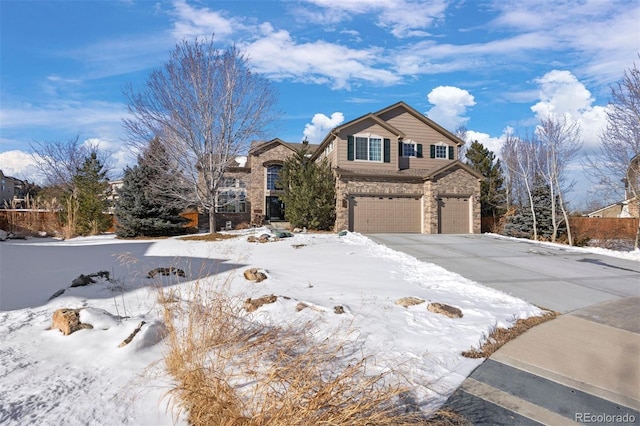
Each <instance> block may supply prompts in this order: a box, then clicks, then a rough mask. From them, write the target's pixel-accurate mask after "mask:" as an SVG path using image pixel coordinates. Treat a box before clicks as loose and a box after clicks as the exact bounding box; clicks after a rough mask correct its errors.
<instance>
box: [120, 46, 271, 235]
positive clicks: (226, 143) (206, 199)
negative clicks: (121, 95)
mask: <svg viewBox="0 0 640 426" xmlns="http://www.w3.org/2000/svg"><path fill="white" fill-rule="evenodd" d="M126 96H127V98H128V100H129V112H130V113H131V114H132V116H133V118H131V119H125V120H124V127H125V129H126V130H127V132H128V134H129V135H130V136H131V143H132V144H133V145H134V147H136V148H138V149H139V150H141V148H142V149H144V147H145V146H146V145H147V144H148V143H149V141H150V140H151V139H153V138H158V140H159V141H160V143H161V144H162V145H163V147H164V149H165V151H166V152H167V153H168V155H169V156H170V157H171V158H170V163H171V167H173V168H174V171H175V180H174V181H173V182H161V183H158V184H157V185H156V186H157V188H156V189H157V190H159V191H162V193H163V194H165V195H168V196H172V197H173V198H175V199H177V200H181V201H182V202H184V203H185V204H187V205H197V206H199V207H200V208H202V209H203V210H205V211H208V212H209V217H210V220H209V224H210V228H211V231H212V232H213V231H214V230H215V207H216V195H217V191H218V188H219V187H220V183H221V180H222V176H223V174H224V172H225V169H226V168H227V166H228V165H229V163H230V162H231V161H233V160H234V159H235V157H236V156H238V155H242V154H246V152H247V151H248V149H249V146H250V143H251V141H252V140H253V139H256V138H260V137H262V136H263V132H264V130H265V128H266V127H267V125H269V124H270V123H271V122H272V121H273V120H274V119H275V114H274V112H273V111H274V110H273V108H274V106H275V103H276V99H277V97H276V94H275V92H274V90H273V88H272V87H271V85H270V83H269V82H268V80H266V79H265V78H263V77H261V76H260V75H258V74H255V73H253V72H252V71H251V70H250V69H249V60H248V58H247V57H246V56H244V55H243V54H241V53H240V52H239V51H238V49H236V48H235V47H232V48H229V49H227V50H225V51H223V52H221V51H219V50H218V49H216V48H215V47H214V44H213V38H212V39H211V40H206V41H199V40H197V39H196V40H195V41H194V42H188V41H183V42H182V43H179V44H178V45H177V46H176V48H175V50H174V51H173V52H172V54H171V57H170V59H169V61H168V62H167V63H166V64H165V65H164V68H162V69H158V70H155V71H153V72H152V73H151V75H150V76H149V79H148V81H147V84H146V86H145V88H144V89H143V90H142V91H140V92H135V91H134V90H133V88H132V87H129V88H128V90H127V91H126ZM159 163H162V162H159Z"/></svg>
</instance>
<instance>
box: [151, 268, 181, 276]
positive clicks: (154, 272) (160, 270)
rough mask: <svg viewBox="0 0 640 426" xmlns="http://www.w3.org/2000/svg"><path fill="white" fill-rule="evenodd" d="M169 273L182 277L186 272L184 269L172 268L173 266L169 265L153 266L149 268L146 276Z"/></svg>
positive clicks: (167, 274)
mask: <svg viewBox="0 0 640 426" xmlns="http://www.w3.org/2000/svg"><path fill="white" fill-rule="evenodd" d="M171 274H174V275H177V276H179V277H184V276H186V274H185V273H184V271H183V270H182V269H180V268H174V267H173V266H170V267H168V268H155V269H152V270H150V271H149V272H148V273H147V278H155V277H156V276H157V275H162V276H165V277H166V276H169V275H171Z"/></svg>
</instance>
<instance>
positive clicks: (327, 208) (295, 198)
mask: <svg viewBox="0 0 640 426" xmlns="http://www.w3.org/2000/svg"><path fill="white" fill-rule="evenodd" d="M310 157H311V155H310V152H309V148H308V145H307V143H306V142H305V143H303V146H302V148H301V149H300V150H299V151H298V152H297V153H296V155H294V156H292V157H290V158H289V159H287V160H286V161H285V163H284V165H283V168H282V170H281V171H280V175H279V182H280V185H281V186H282V188H283V193H282V195H280V198H281V199H282V201H284V204H285V206H286V209H287V213H286V214H287V220H288V221H289V222H290V223H291V224H292V225H293V226H295V227H307V228H309V229H322V230H328V229H331V228H332V227H333V225H334V223H335V211H336V206H335V203H336V190H335V177H334V175H333V172H332V170H331V166H330V165H329V163H328V161H326V159H325V160H323V161H321V162H319V163H318V162H315V161H313V160H311V158H310Z"/></svg>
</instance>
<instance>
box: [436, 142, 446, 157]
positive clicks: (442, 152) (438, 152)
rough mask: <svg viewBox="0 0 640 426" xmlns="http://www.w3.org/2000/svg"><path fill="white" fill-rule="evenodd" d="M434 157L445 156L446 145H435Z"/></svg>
mask: <svg viewBox="0 0 640 426" xmlns="http://www.w3.org/2000/svg"><path fill="white" fill-rule="evenodd" d="M436 158H447V147H446V145H436Z"/></svg>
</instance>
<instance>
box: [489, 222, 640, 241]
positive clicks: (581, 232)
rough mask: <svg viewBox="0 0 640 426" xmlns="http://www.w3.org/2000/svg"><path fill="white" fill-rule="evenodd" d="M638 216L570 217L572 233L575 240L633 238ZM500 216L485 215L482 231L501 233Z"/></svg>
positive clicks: (636, 228)
mask: <svg viewBox="0 0 640 426" xmlns="http://www.w3.org/2000/svg"><path fill="white" fill-rule="evenodd" d="M639 220H640V219H638V218H632V217H582V216H572V217H570V218H569V225H570V226H571V234H572V236H573V238H574V240H575V241H584V240H587V239H592V240H633V239H635V238H636V232H637V230H638V221H639ZM499 226H500V221H499V218H493V217H483V218H482V232H494V233H497V234H499V233H501V232H502V230H501V229H499Z"/></svg>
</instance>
